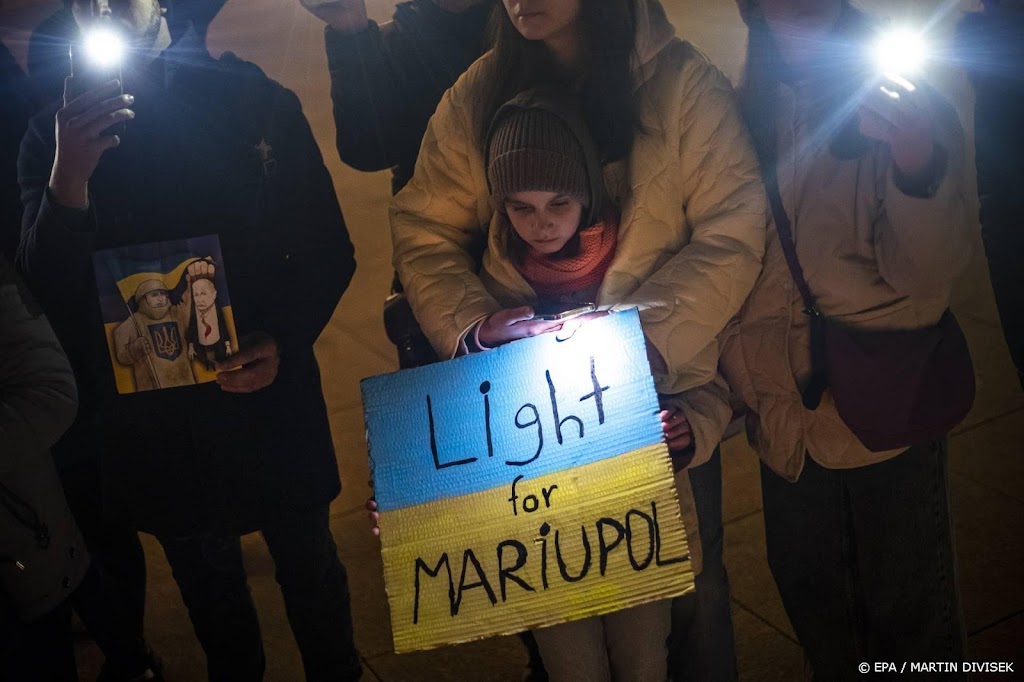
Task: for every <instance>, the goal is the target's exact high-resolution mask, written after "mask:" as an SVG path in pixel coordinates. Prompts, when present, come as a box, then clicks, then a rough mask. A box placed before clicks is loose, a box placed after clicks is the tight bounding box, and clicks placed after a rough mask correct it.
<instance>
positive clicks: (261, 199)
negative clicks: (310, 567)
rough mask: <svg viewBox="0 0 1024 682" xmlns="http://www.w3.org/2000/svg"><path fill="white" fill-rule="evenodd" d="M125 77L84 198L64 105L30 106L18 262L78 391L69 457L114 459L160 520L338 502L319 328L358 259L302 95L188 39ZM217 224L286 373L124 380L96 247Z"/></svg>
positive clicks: (172, 530)
mask: <svg viewBox="0 0 1024 682" xmlns="http://www.w3.org/2000/svg"><path fill="white" fill-rule="evenodd" d="M129 87H130V88H131V90H132V94H134V95H135V105H134V107H133V108H134V110H135V112H136V118H135V120H133V121H130V122H129V124H128V127H127V131H126V133H125V134H124V136H123V138H122V143H121V145H120V147H119V148H117V149H115V150H112V151H109V152H107V153H106V154H105V155H104V157H103V158H102V159H101V162H100V165H99V167H98V168H97V171H96V173H95V174H94V175H93V177H92V180H91V181H90V186H89V191H90V207H89V209H88V210H87V211H74V210H68V209H65V208H63V207H61V206H59V205H57V204H56V203H55V202H54V201H52V200H51V199H50V197H49V195H48V193H47V191H46V185H47V179H48V177H49V174H50V167H51V165H52V163H53V158H54V148H55V142H54V123H53V120H54V115H55V109H51V110H49V111H46V112H44V113H42V114H40V115H39V116H37V117H36V118H35V119H33V121H32V124H31V127H30V129H29V132H28V134H27V136H26V138H25V140H24V143H23V145H22V153H21V158H20V162H19V176H20V181H21V186H22V199H23V202H24V204H25V218H24V223H23V232H22V240H21V245H20V249H19V253H18V258H19V264H20V266H21V267H22V269H23V271H24V272H25V274H26V276H27V278H28V280H29V282H30V284H31V286H32V287H33V290H34V291H36V292H37V294H38V297H39V298H40V300H41V302H42V304H43V306H44V308H45V309H46V311H47V313H48V315H49V317H50V320H51V322H52V324H53V326H54V328H55V330H56V331H57V334H58V336H59V338H60V339H61V341H62V342H63V344H64V347H65V348H66V349H67V350H68V354H69V356H70V359H71V362H72V366H73V368H74V370H75V374H76V377H77V380H78V383H79V390H80V394H81V409H80V412H79V418H78V420H77V421H76V423H75V425H74V427H73V428H72V430H71V431H70V432H69V434H68V436H67V437H66V438H65V439H64V441H63V442H62V443H61V446H60V447H59V448H58V456H60V454H62V453H68V456H76V455H77V456H90V455H91V456H95V455H99V456H101V457H102V470H103V488H104V499H105V503H106V504H107V505H108V512H111V513H114V514H117V515H119V516H124V517H127V518H128V520H130V521H131V522H133V523H134V524H136V526H137V527H138V528H140V529H141V530H144V531H148V532H151V533H155V534H163V535H186V534H192V533H195V532H197V531H201V530H211V529H212V530H216V531H221V532H239V533H241V532H248V531H252V530H254V529H257V528H259V527H260V525H261V524H263V523H264V522H265V521H266V520H268V519H270V518H272V517H273V516H274V515H275V514H276V513H277V512H278V511H279V510H281V509H282V508H283V507H294V506H298V505H313V504H326V503H327V502H329V501H330V500H331V499H333V498H334V497H335V496H336V495H337V494H338V492H339V490H340V482H339V478H338V471H337V465H336V462H335V458H334V449H333V445H332V441H331V434H330V430H329V428H328V421H327V414H326V409H325V406H324V400H323V396H322V393H321V390H320V376H319V369H318V367H317V363H316V359H315V357H314V355H313V342H314V341H315V340H316V339H317V337H318V336H319V335H320V332H321V331H322V330H323V328H324V326H325V325H326V324H327V322H328V320H329V319H330V317H331V314H332V313H333V311H334V308H335V306H336V304H337V303H338V299H339V298H340V296H341V294H342V292H344V290H345V288H346V287H347V286H348V283H349V281H350V280H351V278H352V275H353V272H354V270H355V260H354V257H353V248H352V244H351V242H350V240H349V235H348V232H347V230H346V227H345V222H344V219H343V218H342V214H341V210H340V208H339V206H338V201H337V198H336V196H335V192H334V186H333V183H332V181H331V177H330V175H329V174H328V172H327V170H326V168H325V167H324V164H323V159H322V157H321V155H320V151H319V149H318V148H317V145H316V142H315V140H314V138H313V135H312V133H311V131H310V129H309V125H308V123H307V122H306V119H305V116H304V115H303V113H302V109H301V107H300V104H299V101H298V98H297V97H296V96H295V95H294V94H293V93H292V92H291V91H289V90H286V89H285V88H283V87H282V86H280V85H279V84H277V83H275V82H273V81H270V80H269V79H268V78H266V76H265V75H264V74H263V73H262V71H260V70H259V69H258V68H257V67H255V66H253V65H251V64H248V63H245V62H242V61H240V60H238V59H237V58H234V57H232V56H230V55H228V56H225V57H223V58H221V59H220V60H214V59H212V58H211V57H210V56H209V55H208V54H207V53H206V52H205V50H200V49H198V48H196V49H194V50H192V51H190V50H189V48H188V41H182V43H179V45H178V47H177V48H172V49H169V50H167V51H165V52H164V54H163V55H162V56H161V57H160V58H159V59H158V60H157V61H156V62H155V63H154V64H153V65H151V67H150V68H149V69H148V70H147V72H146V73H145V74H144V76H143V77H141V78H139V79H138V80H137V81H136V84H135V85H132V84H131V82H130V81H129ZM262 142H265V143H267V145H269V147H270V148H271V150H272V158H270V159H269V160H266V161H265V160H264V159H263V158H262V157H261V153H260V151H259V149H258V148H263V149H264V150H265V149H266V145H263V144H261V143H262ZM208 234H217V235H219V237H220V243H221V249H222V253H223V258H224V267H225V269H226V272H227V275H228V282H229V288H230V295H231V303H232V308H233V313H234V317H235V321H236V327H237V329H238V333H239V336H240V337H243V344H244V336H245V334H246V333H247V332H251V331H257V330H258V331H264V332H267V333H269V334H270V335H271V336H273V337H274V338H275V339H276V340H277V341H278V343H279V345H280V349H281V364H280V370H279V373H278V375H277V378H276V380H275V381H274V383H273V384H272V385H271V386H270V387H268V388H265V389H263V390H261V391H258V392H256V393H253V394H248V395H235V394H229V393H225V392H223V391H221V390H220V388H219V387H218V386H217V384H203V385H198V386H186V387H181V388H172V389H164V390H157V391H148V392H144V393H136V394H130V395H118V394H117V392H116V389H115V384H114V379H113V374H112V371H111V360H110V356H109V353H108V351H107V347H106V341H105V337H104V333H103V326H102V323H101V317H100V308H99V304H98V301H97V292H96V284H95V281H94V275H93V269H92V263H91V258H92V253H93V252H94V251H96V250H98V249H105V248H110V247H117V246H124V245H131V244H144V243H149V242H154V241H163V240H171V239H182V238H187V237H195V236H201V235H208Z"/></svg>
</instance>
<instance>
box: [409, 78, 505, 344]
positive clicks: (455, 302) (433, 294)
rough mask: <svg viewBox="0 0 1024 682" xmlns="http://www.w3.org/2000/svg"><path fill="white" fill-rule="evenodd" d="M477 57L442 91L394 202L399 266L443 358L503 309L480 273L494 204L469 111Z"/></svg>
mask: <svg viewBox="0 0 1024 682" xmlns="http://www.w3.org/2000/svg"><path fill="white" fill-rule="evenodd" d="M479 66H480V62H477V64H476V65H475V66H474V67H471V69H470V70H469V71H468V72H467V73H465V74H463V76H462V77H461V78H460V79H459V81H458V82H456V84H455V85H454V86H453V87H452V88H451V89H450V90H449V91H448V92H446V93H445V95H444V97H443V98H442V100H441V103H440V104H439V105H438V108H437V111H436V112H435V113H434V116H433V117H432V118H431V119H430V124H429V125H428V127H427V132H426V135H425V136H424V138H423V144H422V145H421V147H420V153H419V159H418V160H417V162H416V172H415V174H414V175H413V178H412V180H411V181H410V182H409V184H408V185H407V186H406V187H405V189H403V190H402V191H401V192H400V193H399V194H398V195H397V196H396V197H395V199H394V202H393V203H392V205H391V237H392V243H393V246H394V257H393V258H394V260H393V263H394V266H395V270H396V271H397V272H398V276H399V279H401V281H402V285H403V286H404V287H405V291H406V293H407V294H408V296H409V301H410V303H411V304H412V309H413V311H414V312H415V314H416V319H417V320H418V321H419V323H420V325H421V326H422V328H423V331H424V332H425V333H426V335H427V338H428V339H430V342H431V344H433V346H434V349H435V350H436V351H437V352H438V354H439V355H440V356H441V357H443V358H451V357H453V356H454V355H455V354H456V352H457V351H458V350H459V348H460V346H461V344H462V341H463V339H464V337H465V335H466V333H467V331H468V330H470V329H471V328H472V327H473V325H474V324H476V323H477V322H479V321H480V320H482V319H483V318H485V317H487V316H488V315H490V314H491V313H493V312H495V311H497V310H499V309H500V307H501V306H500V305H499V304H498V302H497V301H495V300H494V298H493V297H492V296H491V295H490V294H489V293H488V292H487V290H486V288H485V287H484V285H483V283H482V282H481V281H480V278H479V277H478V276H477V271H478V257H477V255H478V254H480V253H482V251H483V248H484V246H485V245H486V225H487V222H488V221H489V220H490V216H491V210H490V204H489V200H488V192H487V182H486V178H485V176H484V169H483V161H482V154H481V152H480V150H479V145H478V144H477V143H476V139H477V134H476V130H475V128H474V125H473V121H474V117H473V114H472V111H471V109H470V102H471V101H472V100H471V98H470V95H471V93H472V92H473V91H474V90H477V89H478V85H479V84H478V83H474V81H475V80H479V74H480V72H481V70H480V68H479Z"/></svg>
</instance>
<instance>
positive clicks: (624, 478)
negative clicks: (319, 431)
mask: <svg viewBox="0 0 1024 682" xmlns="http://www.w3.org/2000/svg"><path fill="white" fill-rule="evenodd" d="M362 392H363V405H364V410H365V417H366V428H367V440H368V443H369V450H370V460H371V467H372V473H373V480H374V490H375V495H376V498H377V504H378V507H379V509H380V512H381V515H380V529H381V543H382V552H383V559H384V578H385V584H386V587H387V590H388V598H389V602H390V605H391V622H392V630H393V633H394V640H395V650H396V651H398V652H402V651H411V650H416V649H428V648H431V647H436V646H439V645H442V644H451V643H456V642H464V641H468V640H472V639H478V638H481V637H487V636H491V635H498V634H509V633H513V632H519V631H522V630H525V629H529V628H536V627H543V626H545V625H553V624H555V623H559V622H564V621H567V620H575V619H578V618H585V617H588V616H594V615H600V614H604V613H610V612H613V611H617V610H620V609H623V608H626V607H629V606H634V605H637V604H641V603H644V602H648V601H652V600H656V599H664V598H668V597H672V596H676V595H679V594H682V593H683V592H685V591H687V590H689V589H691V588H692V585H693V574H692V570H691V567H690V561H689V554H688V550H687V546H686V537H685V533H684V531H683V525H682V521H681V519H680V515H679V503H678V501H677V498H676V490H675V483H674V480H673V475H672V465H671V462H670V460H669V457H668V449H667V447H666V446H665V444H664V442H663V440H662V434H661V421H660V419H659V417H658V412H659V408H658V400H657V395H656V393H655V391H654V383H653V381H652V379H651V375H650V368H649V366H648V363H647V356H646V352H645V348H644V339H643V333H642V331H641V329H640V322H639V316H638V314H637V312H636V311H635V310H632V311H628V312H624V313H618V314H615V315H610V316H608V317H605V318H602V319H599V320H595V321H592V322H588V323H587V324H585V325H583V326H582V327H581V328H580V329H579V330H578V331H577V332H576V333H575V334H574V335H573V336H571V337H570V338H568V339H561V338H559V337H558V335H556V334H545V335H543V336H539V337H536V338H532V339H525V340H522V341H518V342H516V343H512V344H509V345H507V346H503V347H501V348H498V349H495V350H492V351H488V352H486V353H479V354H475V355H471V356H466V357H462V358H457V359H455V360H451V361H449V362H443V363H440V364H436V365H430V366H426V367H420V368H417V369H411V370H405V371H402V372H396V373H394V374H388V375H384V376H379V377H374V378H372V379H367V380H365V381H363V384H362Z"/></svg>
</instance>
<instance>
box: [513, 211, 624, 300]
mask: <svg viewBox="0 0 1024 682" xmlns="http://www.w3.org/2000/svg"><path fill="white" fill-rule="evenodd" d="M618 232H619V220H618V216H616V215H609V216H606V217H605V218H604V220H601V221H600V222H597V223H594V224H593V225H591V226H590V227H588V228H585V229H583V230H580V232H579V237H580V249H579V253H577V254H576V255H575V256H569V257H562V258H557V257H552V256H548V255H545V254H541V253H536V252H534V251H533V250H532V249H528V250H527V254H526V258H525V259H524V261H523V263H522V264H521V265H517V266H516V269H518V270H519V273H520V274H521V275H522V276H523V279H525V280H526V281H527V283H528V284H529V285H530V286H531V287H533V290H534V291H536V292H537V296H538V298H540V299H547V300H550V299H555V300H564V299H567V298H571V299H575V300H583V299H578V298H577V296H578V295H582V294H585V296H584V298H585V299H586V300H590V301H592V300H593V299H594V298H595V297H596V295H597V291H598V289H600V288H601V282H602V281H603V280H604V275H605V273H606V272H608V266H609V265H611V262H612V258H614V257H615V245H616V240H617V237H618ZM574 295H577V296H574Z"/></svg>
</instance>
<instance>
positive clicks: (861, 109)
mask: <svg viewBox="0 0 1024 682" xmlns="http://www.w3.org/2000/svg"><path fill="white" fill-rule="evenodd" d="M739 7H740V11H741V13H742V15H743V19H744V20H745V21H746V23H747V26H748V28H749V46H748V53H747V65H746V72H745V75H744V84H743V88H742V90H741V101H742V103H743V106H744V111H745V114H746V118H747V121H748V123H749V125H750V129H751V131H752V133H753V137H754V140H755V145H756V147H757V149H758V153H759V156H760V158H761V163H762V168H763V172H764V174H765V183H766V187H767V188H768V192H769V199H770V202H771V204H772V216H773V221H772V225H771V227H770V230H769V237H768V248H767V252H766V254H765V261H764V268H763V270H762V272H761V275H760V277H759V279H758V282H757V284H756V285H755V287H754V290H753V292H752V293H751V295H750V298H749V299H748V300H747V302H746V304H745V305H744V308H743V310H742V311H741V313H740V315H739V316H738V319H737V320H736V324H734V325H732V326H731V328H730V329H731V333H730V335H729V336H728V337H727V338H725V339H724V340H723V350H722V358H721V367H722V371H723V373H724V374H725V377H726V379H727V380H728V382H729V384H730V385H731V386H732V388H733V389H734V391H736V392H737V393H738V394H739V397H740V398H741V399H742V400H743V402H744V403H745V404H746V405H747V408H748V410H749V412H748V417H747V431H748V434H749V436H750V438H751V442H752V444H753V445H754V447H755V449H756V450H757V452H758V453H759V455H760V457H761V460H762V464H761V486H762V493H763V502H764V517H765V531H766V538H767V547H768V563H769V565H770V567H771V571H772V575H773V576H774V578H775V582H776V585H777V586H778V588H779V592H780V594H781V596H782V601H783V604H784V605H785V607H786V613H787V614H788V615H789V618H790V621H791V622H792V624H793V627H794V630H795V631H796V634H797V637H798V639H799V640H800V644H801V645H802V646H803V649H804V652H805V655H806V657H807V660H808V662H809V664H810V667H811V669H812V670H813V678H814V679H815V680H829V681H834V680H853V679H858V678H861V677H863V675H862V674H861V673H862V672H863V670H861V671H858V666H859V665H860V664H862V663H864V662H872V661H963V660H964V658H963V657H964V655H965V652H964V646H965V633H964V626H963V619H962V616H961V612H960V601H959V593H958V588H957V581H956V567H955V557H954V552H953V527H952V520H951V515H950V500H949V468H948V467H949V457H948V449H947V438H946V433H947V432H948V429H949V428H951V424H954V423H955V421H957V420H958V419H959V418H960V417H962V412H957V413H956V414H954V415H953V416H952V417H950V418H949V419H946V418H945V417H946V415H943V419H939V418H938V417H937V416H936V415H938V414H939V413H941V412H942V410H943V409H944V408H945V407H946V406H947V405H950V404H953V403H956V404H957V408H958V410H959V409H963V408H962V407H961V403H963V404H966V405H967V406H968V407H969V404H970V399H971V398H972V397H973V372H972V371H971V368H970V359H969V355H967V350H966V344H963V343H962V342H963V338H962V334H960V335H959V337H957V333H958V332H959V329H958V328H957V327H956V325H955V320H953V319H952V318H951V316H950V315H949V313H948V312H947V309H948V307H949V301H950V292H951V289H952V284H953V280H954V278H955V277H956V276H957V274H958V273H959V272H960V271H961V270H962V269H963V268H964V267H965V265H966V264H967V262H968V259H969V257H970V251H971V237H970V229H971V221H970V218H969V216H968V207H967V203H966V202H965V191H964V141H963V132H962V130H961V128H960V124H959V121H958V120H957V117H956V114H955V113H954V112H953V110H952V108H951V107H950V106H949V105H948V104H947V103H946V102H945V101H943V100H942V98H941V97H939V95H938V94H936V93H935V92H934V91H933V90H931V89H930V88H928V87H927V85H926V83H925V82H924V81H923V79H922V73H921V72H920V70H915V69H914V66H915V65H917V64H919V62H920V58H921V55H920V50H921V49H922V40H921V38H920V37H918V36H917V35H916V34H914V33H913V32H912V31H904V32H902V33H901V34H897V35H896V36H895V37H894V36H893V34H891V33H889V32H888V31H886V30H884V27H883V26H882V25H880V24H878V23H876V22H874V21H873V20H871V19H870V18H869V17H867V16H865V15H864V14H862V13H861V12H859V11H858V10H856V9H855V8H853V7H852V6H851V5H850V4H849V3H848V2H846V1H845V0H740V1H739ZM819 334H820V335H821V336H819ZM921 339H925V340H926V341H928V342H929V343H931V344H932V346H931V347H932V348H933V349H934V348H939V349H949V350H950V351H951V352H952V353H953V355H954V357H952V361H951V362H950V363H947V364H943V363H935V364H932V363H931V358H933V357H938V356H936V355H933V354H930V353H931V351H929V350H927V349H925V350H922V351H921V352H918V353H914V354H913V358H912V359H908V358H907V357H903V360H905V361H904V362H897V363H894V364H893V366H892V369H891V370H890V371H889V372H888V373H889V374H890V375H891V376H892V379H890V380H891V381H893V385H892V387H891V390H890V391H888V393H891V394H898V396H900V397H907V398H908V400H907V402H910V403H913V404H914V405H915V412H914V413H913V414H914V416H915V419H916V418H918V417H920V418H921V420H922V421H920V422H918V423H917V425H918V426H919V427H920V428H919V429H918V430H917V431H915V432H913V433H911V431H910V430H909V429H907V428H905V427H906V425H901V424H900V423H898V422H897V419H896V418H897V417H898V416H899V415H898V414H892V415H888V416H887V415H885V414H882V415H880V416H877V417H875V418H874V419H875V422H874V423H870V424H864V423H861V422H860V421H859V417H860V415H861V413H862V412H864V411H869V410H870V408H871V407H872V403H879V404H886V401H888V400H889V399H890V398H893V397H894V395H883V394H879V393H872V390H877V389H876V388H874V387H872V386H867V387H863V388H860V389H859V390H858V391H853V390H852V388H851V387H852V386H854V385H855V384H851V383H849V382H848V381H847V379H848V378H849V372H848V370H849V369H850V368H851V367H854V368H859V369H862V370H869V369H873V368H874V366H875V365H874V364H871V363H872V361H883V360H884V361H890V360H892V359H893V358H894V357H897V356H898V354H899V353H902V352H903V349H904V348H910V349H914V348H917V347H918V346H919V344H918V341H919V340H921ZM825 341H827V342H828V343H827V345H825V344H824V342H825ZM860 342H865V344H866V343H867V342H870V344H871V345H870V348H871V349H870V350H865V352H864V354H863V355H862V356H861V357H860V358H859V359H858V358H856V357H853V356H852V354H851V353H850V347H851V344H853V345H855V346H856V344H857V343H860ZM899 344H904V345H903V346H900V345H899ZM823 346H824V347H823ZM857 347H858V348H868V346H867V345H864V346H857ZM857 362H860V363H861V364H856V363H857ZM915 364H916V365H922V364H923V366H924V367H926V368H928V371H927V372H926V373H924V374H922V375H921V376H920V377H918V376H917V375H915ZM964 371H966V373H968V374H969V379H966V380H962V377H963V374H961V373H962V372H964ZM883 378H884V377H883ZM947 379H948V380H949V381H950V384H949V385H950V386H951V388H950V389H946V388H942V389H936V388H930V387H934V386H939V385H943V382H944V381H946V380H947ZM918 382H919V383H918ZM929 400H931V403H929V402H928V401H929ZM915 401H916V402H915ZM922 406H924V407H922ZM936 406H937V407H936ZM936 409H937V410H938V411H937V412H936V411H935V410H936ZM964 411H965V410H964ZM957 415H959V416H957ZM890 418H891V419H890ZM929 420H930V421H929Z"/></svg>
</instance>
